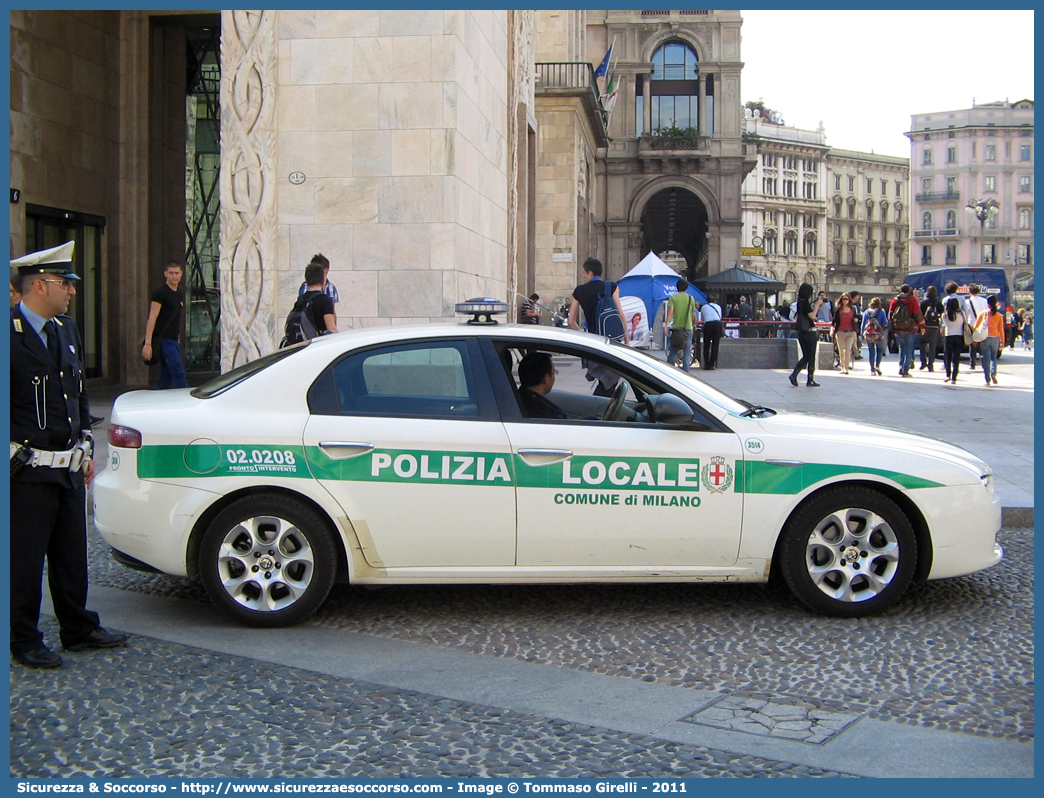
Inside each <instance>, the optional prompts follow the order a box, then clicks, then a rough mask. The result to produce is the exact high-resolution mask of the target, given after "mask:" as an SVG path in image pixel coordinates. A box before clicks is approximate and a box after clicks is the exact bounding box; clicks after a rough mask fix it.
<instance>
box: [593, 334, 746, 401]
mask: <svg viewBox="0 0 1044 798" xmlns="http://www.w3.org/2000/svg"><path fill="white" fill-rule="evenodd" d="M613 345H614V346H620V347H623V348H624V349H626V350H627V351H628V352H633V353H634V354H636V355H639V356H641V357H642V358H643V364H644V365H645V367H646V368H648V369H649V370H650V371H655V372H657V373H659V374H669V375H671V376H673V377H680V378H682V379H684V380H685V381H686V384H687V385H688V387H689V388H690V389H691V390H693V391H695V392H696V393H698V394H699V395H700V396H701V397H703V398H704V399H706V400H707V401H708V402H711V403H713V404H714V405H716V406H717V407H720V408H721V409H722V410H724V411H726V412H728V413H732V414H733V415H736V416H738V415H742V414H743V413H745V412H747V410H749V409H750V405H749V404H748V403H746V402H742V401H740V400H739V399H735V398H733V397H731V396H729V395H728V394H727V393H723V392H722V391H719V390H718V389H717V388H715V387H713V386H711V385H708V384H707V383H705V382H704V381H703V380H701V379H699V378H698V377H696V376H695V375H693V374H687V373H686V372H684V371H682V370H681V369H679V368H675V367H674V366H668V365H667V363H665V362H664V361H662V360H660V359H659V358H658V357H656V356H655V355H653V354H650V353H649V352H646V351H643V350H641V349H634V348H632V347H630V346H627V345H626V344H621V343H615V342H614V344H613Z"/></svg>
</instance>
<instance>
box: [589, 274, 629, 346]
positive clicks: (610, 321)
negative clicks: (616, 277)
mask: <svg viewBox="0 0 1044 798" xmlns="http://www.w3.org/2000/svg"><path fill="white" fill-rule="evenodd" d="M615 290H616V284H615V283H611V282H609V281H608V280H605V281H603V284H602V291H601V293H600V294H598V301H597V303H596V304H595V317H594V324H593V325H591V326H592V327H593V328H594V332H595V333H597V334H599V335H605V336H607V337H609V338H612V339H613V340H614V341H622V340H623V338H624V320H623V319H622V318H621V317H620V311H618V310H617V309H616V303H615V302H614V301H613V292H614V291H615Z"/></svg>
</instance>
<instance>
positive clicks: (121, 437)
mask: <svg viewBox="0 0 1044 798" xmlns="http://www.w3.org/2000/svg"><path fill="white" fill-rule="evenodd" d="M109 446H120V447H122V448H124V449H140V448H141V433H140V432H138V431H137V430H136V429H131V428H130V427H121V426H120V425H119V424H112V425H110V426H109Z"/></svg>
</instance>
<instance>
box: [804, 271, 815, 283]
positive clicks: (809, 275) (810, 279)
mask: <svg viewBox="0 0 1044 798" xmlns="http://www.w3.org/2000/svg"><path fill="white" fill-rule="evenodd" d="M805 282H806V283H808V284H809V285H815V284H816V276H815V275H814V274H812V272H805Z"/></svg>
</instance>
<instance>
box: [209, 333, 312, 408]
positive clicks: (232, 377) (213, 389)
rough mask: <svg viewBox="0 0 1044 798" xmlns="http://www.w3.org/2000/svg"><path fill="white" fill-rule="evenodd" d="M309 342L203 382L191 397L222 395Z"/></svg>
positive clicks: (290, 347) (279, 351)
mask: <svg viewBox="0 0 1044 798" xmlns="http://www.w3.org/2000/svg"><path fill="white" fill-rule="evenodd" d="M309 343H311V342H310V341H304V342H302V343H300V344H295V345H294V346H288V347H287V348H286V349H278V350H276V351H275V352H272V354H270V355H264V356H262V357H259V358H258V359H257V360H251V361H250V362H249V363H244V364H243V365H242V366H239V367H238V368H234V369H232V370H231V371H226V372H225V373H224V374H222V375H221V376H220V377H215V378H214V379H212V380H210V381H209V382H205V383H203V384H202V385H200V386H199V387H198V388H196V389H195V390H194V391H192V395H193V396H195V397H196V398H197V399H209V398H210V397H212V396H217V395H218V394H219V393H223V392H224V391H227V390H228V389H229V388H231V387H232V386H233V385H238V384H239V383H241V382H243V380H247V379H250V378H251V377H253V376H254V375H255V374H257V373H258V372H260V371H264V370H265V369H266V368H268V367H269V366H271V365H272V364H273V363H278V362H279V361H280V360H282V359H283V358H286V357H290V356H291V355H293V354H295V353H297V352H300V351H301V350H302V349H304V347H306V346H308V344H309Z"/></svg>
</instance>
